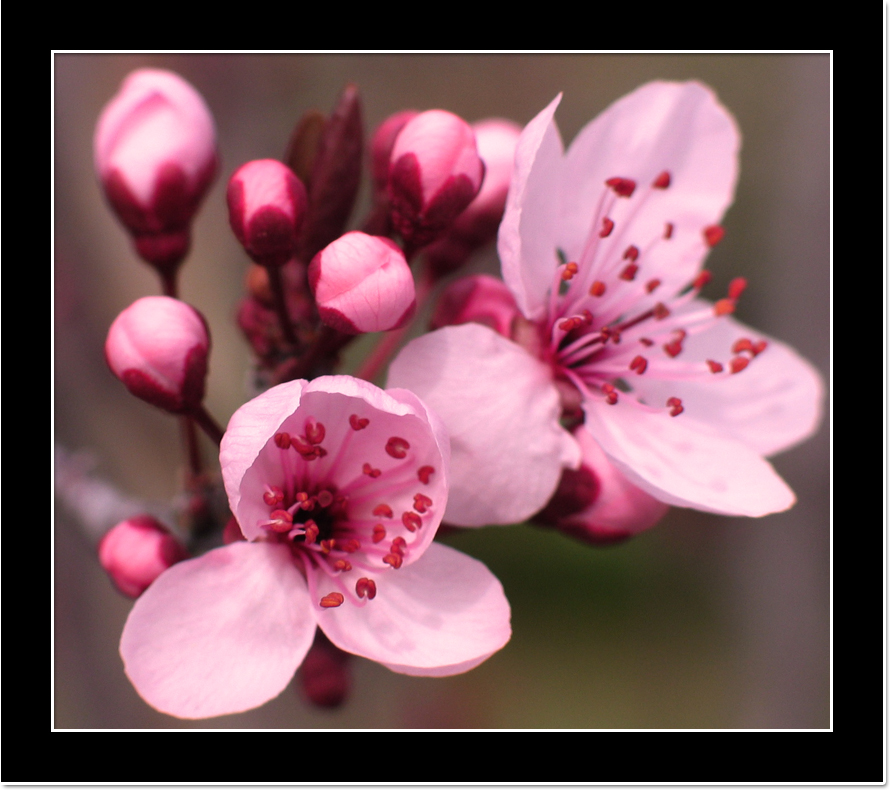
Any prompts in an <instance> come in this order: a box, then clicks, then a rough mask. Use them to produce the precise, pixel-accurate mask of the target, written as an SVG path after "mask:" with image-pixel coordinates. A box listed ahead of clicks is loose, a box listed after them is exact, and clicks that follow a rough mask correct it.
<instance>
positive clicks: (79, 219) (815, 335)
mask: <svg viewBox="0 0 890 790" xmlns="http://www.w3.org/2000/svg"><path fill="white" fill-rule="evenodd" d="M144 66H152V67H160V68H167V69H172V70H174V71H176V72H178V73H179V74H181V75H182V76H183V77H185V78H186V79H187V80H189V81H190V82H191V83H192V84H193V85H195V87H196V88H197V89H198V90H199V91H200V92H201V93H202V94H203V95H204V97H205V98H206V100H207V103H208V104H209V106H210V108H211V110H212V112H213V114H214V116H215V118H216V121H217V125H218V133H219V142H220V149H221V154H222V170H221V174H220V176H219V178H218V180H217V181H216V183H215V184H214V187H213V189H212V191H211V192H210V195H209V197H208V199H207V201H206V204H205V206H204V208H203V210H202V211H201V213H200V214H199V216H198V219H197V223H196V226H195V235H194V245H193V253H192V255H191V256H190V258H189V259H188V261H187V262H186V265H185V267H184V269H183V274H182V280H181V292H182V297H183V298H184V299H185V300H186V301H189V302H190V303H192V304H194V305H195V306H196V307H198V308H199V309H200V310H201V311H203V312H204V314H205V315H206V316H207V319H208V321H209V323H210V326H211V329H212V333H213V343H214V352H213V356H212V358H211V372H210V379H209V384H208V393H209V396H208V406H209V409H210V411H211V412H212V413H213V414H215V415H216V416H217V417H218V419H219V420H221V421H227V420H228V418H229V416H230V415H231V414H232V412H233V411H234V410H235V409H236V408H237V407H238V406H239V405H240V404H241V403H242V402H243V401H244V400H245V399H246V381H247V373H246V371H247V369H248V363H249V358H248V352H247V348H246V345H245V343H244V342H243V341H242V340H241V338H240V336H239V333H238V330H237V329H236V327H235V325H234V322H233V320H232V317H233V313H234V308H235V305H236V302H237V300H238V298H239V295H240V292H241V287H242V281H243V276H244V273H245V271H246V258H245V256H244V254H243V252H242V250H241V249H240V248H239V246H238V244H237V242H236V241H235V239H234V237H233V236H232V234H231V232H230V230H229V228H228V223H227V218H226V211H225V199H224V195H225V184H226V181H227V179H228V177H229V175H231V173H232V172H233V171H234V170H235V169H236V168H237V167H238V166H239V165H240V164H242V163H244V162H245V161H248V160H250V159H259V158H265V157H274V158H279V157H280V156H281V155H282V154H283V150H284V146H285V144H286V142H287V139H288V136H289V134H290V131H291V129H292V127H293V125H294V123H295V122H296V121H297V119H298V118H299V116H300V115H301V114H302V113H303V112H304V111H306V110H307V109H310V108H318V109H321V110H323V111H325V112H326V111H328V110H329V109H330V108H331V107H332V105H333V103H334V100H335V98H336V96H337V95H338V93H339V91H340V90H341V89H342V88H343V86H344V84H346V83H347V82H349V81H353V82H355V83H357V84H358V86H359V88H360V91H361V95H362V97H363V101H364V109H365V119H366V124H367V129H368V133H369V134H370V131H371V130H372V129H373V128H374V126H375V125H376V124H377V123H379V122H380V121H382V120H383V119H384V118H386V117H387V116H388V115H390V114H391V113H393V112H395V111H397V110H400V109H403V108H408V107H412V108H415V109H419V110H424V109H431V108H443V109H447V110H451V111H452V112H455V113H457V114H459V115H461V116H463V117H464V118H466V119H467V120H469V121H475V120H479V119H482V118H486V117H492V116H501V117H506V118H511V119H513V120H515V121H517V122H519V123H520V124H525V123H527V122H528V121H529V120H530V119H531V118H532V117H533V116H534V115H535V114H536V113H537V112H538V111H540V110H541V109H542V108H543V107H544V106H545V105H546V104H547V103H548V102H549V101H550V100H551V99H552V98H553V97H554V96H555V95H556V94H557V93H558V92H559V91H563V92H564V94H565V97H564V99H563V102H562V104H561V106H560V108H559V111H558V113H557V122H558V124H559V127H560V130H561V131H562V134H563V139H564V141H565V142H566V143H568V142H569V141H571V139H572V138H573V137H574V135H575V134H576V133H577V131H578V130H579V129H580V128H581V126H582V125H583V124H585V123H586V122H587V121H589V120H590V119H591V118H593V117H594V116H595V115H596V114H597V113H598V112H600V111H601V110H603V109H604V108H605V107H606V106H608V104H610V103H611V102H612V101H614V100H615V99H617V98H619V97H620V96H622V95H624V94H625V93H627V92H629V91H630V90H632V89H634V88H635V87H637V86H638V85H640V84H642V83H643V82H646V81H648V80H652V79H679V80H685V79H697V80H701V81H703V82H706V83H707V84H709V85H711V86H712V87H713V88H714V89H715V90H716V91H717V94H718V95H719V96H720V98H721V100H722V101H723V102H724V104H725V105H726V106H727V107H728V108H729V109H730V111H731V112H733V113H734V114H735V116H736V118H737V120H738V123H739V126H740V128H741V130H742V134H743V147H742V167H741V180H740V182H739V187H738V194H737V199H736V202H735V205H734V206H733V207H732V208H731V209H730V211H729V213H728V215H727V217H726V220H725V223H724V224H725V226H726V229H727V238H726V240H725V241H724V242H723V243H722V244H721V245H720V246H719V247H717V248H716V250H715V251H714V253H713V254H712V255H711V257H710V260H709V264H708V268H710V269H711V270H712V271H713V272H714V275H715V282H714V283H713V284H712V285H711V286H710V287H709V290H708V292H707V294H708V295H714V294H721V293H723V292H724V289H725V286H726V284H727V283H728V282H729V280H730V279H731V278H732V277H734V276H736V275H744V276H745V277H747V278H748V280H749V283H750V285H749V288H748V291H747V292H746V293H745V296H744V297H743V299H742V302H741V304H740V307H739V310H738V313H737V314H738V316H739V318H740V319H741V320H742V321H745V322H746V323H749V324H752V325H753V326H755V327H757V328H758V329H760V330H762V331H763V332H764V333H766V334H769V335H773V336H775V337H777V338H780V339H782V340H784V341H786V342H788V343H790V344H791V345H793V346H795V347H796V348H797V349H798V350H799V351H800V352H801V353H803V354H804V355H805V356H806V357H808V358H809V359H810V360H811V361H812V362H813V363H814V364H816V365H817V366H818V367H819V368H820V369H821V370H822V371H823V373H824V375H825V376H826V380H827V375H828V370H829V249H830V246H829V245H830V242H829V239H830V202H829V194H830V171H829V161H830V159H829V157H830V142H829V141H830V87H831V62H830V58H829V56H828V55H584V54H581V55H299V54H297V55H159V56H149V55H80V54H56V55H55V62H54V78H55V79H54V91H55V92H54V109H55V129H54V142H55V158H54V162H55V171H54V174H55V179H54V188H55V217H54V229H55V239H54V241H55V246H54V252H55V264H54V271H55V393H54V394H55V437H56V441H57V442H58V443H59V444H61V445H62V446H64V447H65V448H67V449H68V450H72V451H84V452H86V453H88V455H86V456H83V458H87V459H88V458H92V459H93V460H94V465H95V472H96V473H97V474H99V475H100V476H102V477H103V478H105V479H106V480H108V481H110V482H112V483H113V484H114V485H115V486H117V487H118V488H119V489H120V491H122V492H125V493H126V495H128V496H131V497H134V498H136V499H139V500H145V501H148V502H153V503H159V504H160V506H161V507H163V504H164V503H165V502H169V500H170V499H171V498H172V497H173V496H174V495H175V494H176V492H177V490H178V489H177V479H178V475H179V466H180V463H181V453H180V448H179V437H178V427H177V424H176V421H175V420H173V419H172V418H170V417H168V416H167V415H164V414H162V413H160V412H156V411H154V410H153V409H151V408H150V407H149V406H147V405H145V404H143V403H141V402H139V401H137V400H136V399H134V398H132V397H131V396H130V395H128V394H127V393H126V391H125V390H124V388H123V387H122V386H121V385H120V384H119V382H117V381H116V380H115V379H114V378H113V377H112V376H111V374H110V373H109V372H108V371H107V369H106V367H105V364H104V360H103V356H102V346H103V343H104V338H105V333H106V331H107V328H108V326H109V325H110V323H111V321H112V320H113V319H114V318H115V316H116V315H117V313H118V312H119V311H120V310H122V309H123V308H124V307H126V306H127V305H129V304H130V303H131V302H132V301H134V300H135V299H137V298H138V297H140V296H143V295H146V294H153V293H158V292H159V291H158V285H157V281H156V278H155V276H154V274H153V272H152V271H151V270H150V269H148V267H146V266H145V265H143V264H142V263H140V262H139V261H138V259H137V258H136V256H135V253H134V252H133V251H132V250H131V248H130V243H129V240H128V237H127V236H126V234H125V233H124V231H123V230H122V229H121V227H120V226H119V225H118V224H117V222H116V221H115V219H114V218H113V217H112V215H111V213H110V211H109V210H108V208H107V207H106V205H105V203H104V201H103V199H102V195H101V193H100V190H99V188H98V186H97V183H96V180H95V177H94V174H93V168H92V134H93V128H94V125H95V121H96V118H97V116H98V114H99V112H100V111H101V109H102V107H103V105H104V104H105V103H106V102H107V101H108V100H109V99H110V98H111V96H112V95H113V94H114V93H115V92H116V90H117V88H118V86H119V84H120V82H121V80H122V79H123V78H124V77H125V76H126V74H127V73H128V72H129V71H131V70H132V69H136V68H140V67H144ZM363 194H365V197H366V191H365V193H363ZM476 264H477V266H480V267H482V268H484V267H486V266H487V267H489V268H491V267H494V266H496V257H495V255H494V251H493V249H491V250H488V251H486V252H485V253H483V254H482V255H481V256H480V260H479V261H477V262H476ZM826 408H827V404H826ZM208 455H209V456H210V455H211V452H210V448H209V447H208ZM774 464H775V466H776V468H777V470H778V471H779V473H780V474H782V475H783V477H784V478H785V479H786V480H787V481H788V482H789V484H790V485H791V487H792V488H793V489H794V490H795V491H796V493H797V496H798V500H799V501H798V503H797V505H796V506H795V507H794V508H793V509H792V510H791V511H789V512H787V513H782V514H778V515H775V516H770V517H767V518H762V519H731V518H723V517H717V516H712V515H709V514H703V513H698V512H694V511H689V510H680V509H673V510H672V511H671V512H670V514H669V515H668V517H667V518H666V519H665V520H664V521H663V522H662V524H661V525H660V526H658V527H657V528H655V529H654V530H651V531H650V532H648V533H646V534H643V535H641V536H640V537H638V538H636V539H635V540H633V541H631V542H629V543H627V544H624V545H622V546H618V547H613V548H609V549H594V548H590V547H587V546H583V545H581V544H577V543H574V542H572V541H570V540H569V539H567V538H564V537H562V536H561V535H559V534H556V533H551V532H548V531H543V530H539V529H535V528H532V527H527V526H516V527H500V528H490V529H485V530H474V531H466V532H463V533H460V534H456V535H453V536H450V537H448V538H447V541H448V542H449V543H451V544H452V545H454V546H456V547H458V548H461V549H462V550H464V551H466V552H468V553H470V554H472V555H473V556H475V557H478V558H480V559H482V560H483V561H485V562H486V563H487V564H488V565H489V567H490V568H491V569H492V570H493V571H494V572H495V573H496V574H497V575H498V577H499V578H500V579H501V581H502V582H503V584H504V587H505V589H506V592H507V596H508V598H509V599H510V601H511V604H512V606H513V631H514V635H513V639H512V640H511V642H510V643H509V644H508V645H507V647H506V648H504V649H503V650H502V651H501V652H500V653H498V654H497V655H495V656H494V657H493V658H491V659H490V660H489V661H487V662H486V663H485V664H483V665H482V666H481V667H479V668H477V669H476V670H473V671H472V672H470V673H468V674H466V675H461V676H458V677H454V678H443V679H423V678H409V677H405V676H401V675H396V674H393V673H391V672H389V671H388V670H386V669H384V668H383V667H381V666H379V665H377V664H373V663H371V662H368V661H365V660H364V659H358V658H357V659H355V660H354V661H353V662H352V666H353V670H354V691H353V694H352V697H351V698H350V701H349V702H348V703H347V704H346V705H345V706H344V707H343V708H341V709H340V710H338V711H334V712H331V711H324V710H319V709H313V708H311V707H309V706H308V705H307V704H306V703H305V702H303V700H302V699H301V698H300V697H299V692H298V689H297V687H296V684H295V683H292V684H291V686H289V687H288V688H287V689H286V690H285V691H284V692H283V693H282V694H281V695H280V697H278V698H277V699H276V700H274V701H273V702H271V703H269V704H268V705H266V706H264V707H263V708H260V709H258V710H255V711H250V712H248V713H244V714H240V715H235V716H227V717H222V718H218V719H212V720H209V721H204V722H181V721H179V720H176V719H172V718H170V717H167V716H165V715H163V714H160V713H157V712H156V711H154V710H152V709H151V708H149V707H148V706H147V705H145V704H144V703H143V702H142V701H141V700H140V698H139V697H138V696H137V694H136V692H135V691H134V690H133V689H132V687H131V686H130V684H129V682H128V681H127V679H126V677H125V675H124V673H123V667H122V664H121V661H120V658H119V656H118V652H117V642H118V639H119V637H120V632H121V629H122V627H123V623H124V620H125V619H126V616H127V613H128V611H129V609H130V606H131V604H130V602H129V601H128V600H127V599H124V598H122V597H121V596H119V595H118V594H117V593H116V592H115V591H114V590H113V588H112V586H111V584H110V582H109V581H108V579H107V578H106V577H105V575H104V573H103V571H102V570H101V568H100V567H99V565H98V562H97V561H96V560H95V543H96V541H97V539H98V537H99V536H100V535H99V534H98V532H99V530H98V529H97V528H96V526H95V524H94V526H93V528H92V530H90V529H84V528H83V526H82V525H80V524H78V522H77V520H76V519H73V518H71V515H70V513H69V511H68V510H67V509H66V508H65V507H64V506H63V505H59V504H57V506H56V511H55V515H56V520H55V527H54V529H55V544H54V545H55V556H54V560H55V565H54V589H55V618H54V635H55V643H54V644H55V652H54V671H55V675H54V682H55V685H54V692H55V709H54V715H55V727H56V728H171V727H191V728H194V727H199V728H202V727H237V728H254V727H256V728H266V727H282V728H283V727H294V728H310V727H311V728H316V727H330V728H366V727H371V728H561V727H565V728H738V727H744V728H748V727H750V728H789V727H790V728H824V727H828V726H829V724H830V526H829V524H830V521H829V513H830V510H829V507H830V478H829V431H828V421H827V419H826V421H825V423H824V424H823V426H822V429H821V430H820V432H819V434H818V435H817V436H816V437H815V438H813V439H811V440H810V441H809V442H807V443H806V444H804V445H803V446H801V447H799V448H796V449H794V450H792V451H790V452H788V453H785V454H784V455H782V456H779V457H778V458H776V459H775V461H774ZM91 502H92V504H93V505H94V506H95V507H94V510H95V512H96V514H97V515H96V517H95V523H98V522H100V521H101V518H102V514H103V513H106V512H111V511H112V510H113V508H112V507H107V508H104V509H103V507H104V501H103V499H102V497H101V496H100V495H99V493H97V494H95V496H94V497H93V499H91ZM109 526H110V525H109Z"/></svg>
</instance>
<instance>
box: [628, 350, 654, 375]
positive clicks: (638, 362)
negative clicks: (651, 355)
mask: <svg viewBox="0 0 890 790" xmlns="http://www.w3.org/2000/svg"><path fill="white" fill-rule="evenodd" d="M647 367H649V361H648V360H647V359H646V358H645V357H641V356H640V355H639V354H637V356H635V357H634V358H633V359H632V360H631V363H630V369H631V370H635V371H636V372H637V375H639V376H642V375H643V374H644V373H645V372H646V368H647Z"/></svg>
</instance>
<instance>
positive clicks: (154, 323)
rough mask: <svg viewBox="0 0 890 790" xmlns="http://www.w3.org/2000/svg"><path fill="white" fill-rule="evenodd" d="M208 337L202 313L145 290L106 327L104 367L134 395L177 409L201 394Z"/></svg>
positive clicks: (194, 403)
mask: <svg viewBox="0 0 890 790" xmlns="http://www.w3.org/2000/svg"><path fill="white" fill-rule="evenodd" d="M209 352H210V337H209V335H208V332H207V323H206V322H205V321H204V317H203V316H202V315H201V314H200V313H199V312H198V311H197V310H195V309H194V308H193V307H190V306H189V305H187V304H186V303H185V302H180V301H179V300H178V299H172V298H170V297H169V296H145V297H143V298H142V299H138V300H137V301H135V302H133V304H131V305H130V306H129V307H128V308H127V309H126V310H124V311H123V312H122V313H121V314H120V315H119V316H118V317H117V318H116V319H115V320H114V323H113V324H112V325H111V328H110V329H109V330H108V339H107V340H106V341H105V359H106V360H107V362H108V367H110V368H111V371H112V372H113V373H114V375H115V376H117V377H118V378H119V379H120V380H121V381H122V382H123V383H124V385H125V386H126V388H127V389H128V390H130V392H132V393H133V394H134V395H135V396H136V397H137V398H142V400H145V401H148V402H149V403H151V404H153V405H155V406H158V407H159V408H161V409H164V410H165V411H170V412H173V413H175V414H180V413H186V412H191V411H194V410H196V409H198V408H199V407H200V406H201V401H202V400H203V399H204V381H205V378H206V376H207V356H208V354H209Z"/></svg>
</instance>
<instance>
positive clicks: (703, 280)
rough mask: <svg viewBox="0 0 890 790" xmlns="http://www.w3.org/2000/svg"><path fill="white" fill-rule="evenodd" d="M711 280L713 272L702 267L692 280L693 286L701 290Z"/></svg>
mask: <svg viewBox="0 0 890 790" xmlns="http://www.w3.org/2000/svg"><path fill="white" fill-rule="evenodd" d="M709 282H711V273H710V272H709V271H708V270H707V269H702V270H701V271H700V272H699V273H698V274H697V275H696V277H695V279H694V280H693V281H692V287H693V288H695V289H696V290H697V291H700V290H701V289H702V288H704V287H705V286H706V285H707V284H708V283H709Z"/></svg>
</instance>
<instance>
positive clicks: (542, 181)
mask: <svg viewBox="0 0 890 790" xmlns="http://www.w3.org/2000/svg"><path fill="white" fill-rule="evenodd" d="M560 99H562V94H560V95H559V96H557V97H556V98H555V99H554V100H553V101H552V102H550V104H548V105H547V107H545V108H544V109H543V110H542V111H541V112H540V113H538V114H537V115H536V116H535V117H534V118H533V119H532V120H531V122H530V123H529V124H528V126H526V127H525V129H524V130H523V132H522V135H521V136H520V138H519V142H518V144H517V146H516V159H515V165H514V168H513V179H512V181H511V183H510V191H509V193H508V195H507V207H506V209H505V211H504V219H503V220H502V222H501V227H500V230H499V231H498V255H499V256H500V258H501V272H502V274H503V277H504V282H506V283H507V285H508V286H509V287H510V290H511V291H512V292H513V295H514V296H515V297H516V302H517V304H518V305H519V309H520V310H522V312H523V313H524V314H525V316H526V317H527V318H538V317H540V314H541V313H542V311H543V309H544V307H545V304H546V301H545V300H546V295H547V291H548V289H549V288H550V286H551V284H552V282H553V273H554V270H555V269H556V266H557V265H558V263H559V261H558V259H557V257H556V241H557V236H558V232H557V229H558V222H559V219H560V217H559V195H560V190H561V184H562V173H563V161H562V150H563V149H562V140H560V137H559V130H558V129H557V128H556V124H555V123H554V122H553V114H554V113H555V112H556V107H557V105H558V104H559V102H560Z"/></svg>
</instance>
